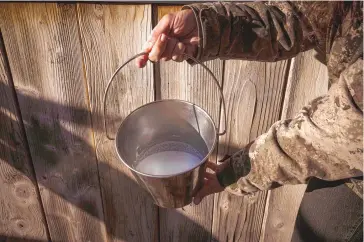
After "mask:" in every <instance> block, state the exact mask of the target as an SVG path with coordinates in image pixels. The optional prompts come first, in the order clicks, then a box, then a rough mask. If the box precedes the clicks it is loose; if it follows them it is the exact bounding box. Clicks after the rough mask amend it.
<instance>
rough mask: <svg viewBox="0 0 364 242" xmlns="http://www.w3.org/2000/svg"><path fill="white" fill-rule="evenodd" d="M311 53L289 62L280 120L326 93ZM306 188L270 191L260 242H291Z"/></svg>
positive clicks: (320, 69)
mask: <svg viewBox="0 0 364 242" xmlns="http://www.w3.org/2000/svg"><path fill="white" fill-rule="evenodd" d="M314 54H315V51H313V50H312V51H307V52H304V53H301V54H299V55H298V56H297V57H295V58H294V60H293V61H292V65H291V68H290V73H289V77H288V83H287V89H286V90H287V91H286V96H285V100H284V105H283V112H282V119H285V118H293V117H294V116H295V115H296V113H297V112H298V111H299V110H300V109H301V108H302V107H303V106H304V105H307V104H308V102H309V101H311V100H312V99H314V98H316V97H318V96H320V95H324V94H325V93H327V90H328V75H327V68H326V66H325V65H323V64H321V63H320V62H319V61H318V60H316V59H315V58H314ZM305 190H306V185H296V186H284V187H280V188H278V189H275V190H272V191H270V198H269V206H268V207H267V221H266V224H265V232H264V241H268V242H270V241H271V242H276V241H281V242H289V241H291V237H292V233H293V230H294V225H295V221H296V216H297V213H298V209H299V207H300V204H301V200H302V197H303V195H304V192H305Z"/></svg>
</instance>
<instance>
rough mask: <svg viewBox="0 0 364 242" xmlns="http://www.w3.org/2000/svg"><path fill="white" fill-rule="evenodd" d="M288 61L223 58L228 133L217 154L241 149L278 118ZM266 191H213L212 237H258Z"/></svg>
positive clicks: (221, 155)
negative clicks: (242, 194)
mask: <svg viewBox="0 0 364 242" xmlns="http://www.w3.org/2000/svg"><path fill="white" fill-rule="evenodd" d="M287 68H288V61H282V62H277V63H262V62H251V61H237V60H233V61H226V64H225V73H224V95H225V98H226V105H227V113H228V116H227V117H228V118H227V127H228V129H227V134H226V135H225V136H223V137H222V138H221V139H220V143H219V148H218V158H219V159H221V158H222V157H223V156H225V155H226V154H233V153H235V152H237V151H239V150H240V149H242V148H243V147H244V146H245V145H246V144H247V143H248V142H249V141H250V140H253V139H255V137H257V136H258V135H260V134H262V133H264V132H266V131H267V130H268V129H269V127H270V126H271V125H272V124H273V123H274V122H275V121H277V120H278V119H279V117H280V111H281V105H282V101H283V98H284V90H285V84H286V82H285V80H286V74H287V71H288V70H287ZM266 196H267V192H260V193H257V194H255V195H252V196H245V197H237V196H234V195H231V194H229V193H227V192H223V193H220V194H218V195H215V202H214V218H213V227H212V235H213V237H214V238H215V241H249V242H253V241H259V238H260V233H261V228H262V223H263V216H264V212H265V204H266Z"/></svg>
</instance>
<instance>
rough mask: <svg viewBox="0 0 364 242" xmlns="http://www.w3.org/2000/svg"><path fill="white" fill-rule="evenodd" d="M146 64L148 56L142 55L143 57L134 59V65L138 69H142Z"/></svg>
mask: <svg viewBox="0 0 364 242" xmlns="http://www.w3.org/2000/svg"><path fill="white" fill-rule="evenodd" d="M147 62H148V55H143V56H139V57H138V58H137V59H136V65H137V67H139V68H143V67H145V66H146V64H147Z"/></svg>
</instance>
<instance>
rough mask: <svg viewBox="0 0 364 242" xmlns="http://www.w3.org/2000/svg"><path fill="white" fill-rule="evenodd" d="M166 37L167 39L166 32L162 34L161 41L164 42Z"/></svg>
mask: <svg viewBox="0 0 364 242" xmlns="http://www.w3.org/2000/svg"><path fill="white" fill-rule="evenodd" d="M166 39H167V36H166V35H165V34H162V36H161V41H162V42H164V41H166Z"/></svg>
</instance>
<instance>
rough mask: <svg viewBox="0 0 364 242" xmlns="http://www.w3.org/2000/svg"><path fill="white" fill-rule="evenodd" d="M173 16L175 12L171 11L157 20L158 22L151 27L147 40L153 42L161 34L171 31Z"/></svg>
mask: <svg viewBox="0 0 364 242" xmlns="http://www.w3.org/2000/svg"><path fill="white" fill-rule="evenodd" d="M174 18H175V14H173V13H170V14H167V15H164V16H163V17H162V19H161V20H160V21H159V22H158V24H157V25H156V26H155V27H154V28H153V30H152V33H151V35H150V37H149V40H148V41H149V42H151V43H152V44H154V43H155V42H156V41H157V40H158V39H159V37H160V35H161V34H166V35H168V34H169V32H170V31H171V25H172V23H173V20H174Z"/></svg>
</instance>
